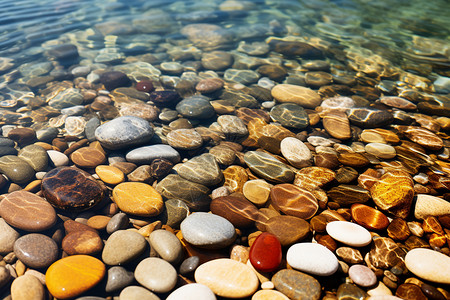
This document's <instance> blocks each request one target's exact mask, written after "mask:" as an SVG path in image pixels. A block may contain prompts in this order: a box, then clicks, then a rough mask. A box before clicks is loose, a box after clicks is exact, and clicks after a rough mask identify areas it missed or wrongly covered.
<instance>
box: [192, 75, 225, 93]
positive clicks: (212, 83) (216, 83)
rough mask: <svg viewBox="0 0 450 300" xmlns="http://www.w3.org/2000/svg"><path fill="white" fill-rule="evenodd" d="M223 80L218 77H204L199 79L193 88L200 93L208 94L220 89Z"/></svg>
mask: <svg viewBox="0 0 450 300" xmlns="http://www.w3.org/2000/svg"><path fill="white" fill-rule="evenodd" d="M223 86H224V82H223V80H222V79H220V78H205V79H202V80H200V81H199V82H198V83H197V85H196V86H195V89H196V90H197V91H198V92H200V93H202V94H209V93H213V92H215V91H218V90H220V89H222V88H223Z"/></svg>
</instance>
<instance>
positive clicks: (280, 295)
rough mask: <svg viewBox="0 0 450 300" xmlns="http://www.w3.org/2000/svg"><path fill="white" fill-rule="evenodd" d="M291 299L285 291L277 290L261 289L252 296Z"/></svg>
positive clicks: (280, 299) (257, 299)
mask: <svg viewBox="0 0 450 300" xmlns="http://www.w3.org/2000/svg"><path fill="white" fill-rule="evenodd" d="M269 299H270V300H289V298H288V297H286V296H285V295H284V294H283V293H280V292H279V291H276V290H259V291H257V292H256V293H255V294H253V296H252V300H269Z"/></svg>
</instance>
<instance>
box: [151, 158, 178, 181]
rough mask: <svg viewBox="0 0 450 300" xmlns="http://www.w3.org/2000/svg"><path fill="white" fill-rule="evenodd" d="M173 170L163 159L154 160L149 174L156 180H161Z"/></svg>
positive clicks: (171, 165)
mask: <svg viewBox="0 0 450 300" xmlns="http://www.w3.org/2000/svg"><path fill="white" fill-rule="evenodd" d="M172 168H173V163H172V162H171V161H170V160H168V159H165V158H156V159H154V160H153V161H152V163H151V164H150V174H151V175H152V176H153V177H155V178H156V179H161V178H164V177H166V175H167V174H169V172H170V170H172Z"/></svg>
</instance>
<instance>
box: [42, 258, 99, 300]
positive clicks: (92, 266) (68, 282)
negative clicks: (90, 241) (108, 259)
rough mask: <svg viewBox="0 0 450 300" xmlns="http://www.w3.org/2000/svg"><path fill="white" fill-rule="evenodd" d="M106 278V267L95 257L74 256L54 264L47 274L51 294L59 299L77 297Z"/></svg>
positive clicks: (46, 280) (46, 279)
mask: <svg viewBox="0 0 450 300" xmlns="http://www.w3.org/2000/svg"><path fill="white" fill-rule="evenodd" d="M104 276H105V265H104V264H103V263H102V262H101V261H100V260H98V259H97V258H95V257H92V256H88V255H73V256H68V257H65V258H62V259H60V260H57V261H56V262H54V263H53V264H52V265H51V266H50V267H49V268H48V269H47V272H46V274H45V282H46V285H47V288H48V291H49V292H50V294H51V295H52V296H54V297H56V298H58V299H69V298H73V297H76V296H78V295H80V294H82V293H84V292H86V291H88V290H90V289H91V288H93V287H94V286H96V285H97V284H98V283H100V281H101V280H102V279H103V277H104Z"/></svg>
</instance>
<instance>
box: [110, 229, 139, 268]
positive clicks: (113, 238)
mask: <svg viewBox="0 0 450 300" xmlns="http://www.w3.org/2000/svg"><path fill="white" fill-rule="evenodd" d="M146 247H147V241H146V240H145V238H144V237H143V236H142V235H141V234H140V233H138V232H136V231H130V230H118V231H116V232H114V233H113V234H111V235H110V236H109V238H108V240H106V243H105V247H104V248H103V252H102V260H103V262H104V263H105V264H107V265H111V266H114V265H122V264H127V263H129V262H131V261H132V260H134V259H135V258H137V257H138V256H139V255H141V254H142V253H143V252H144V251H145V249H146Z"/></svg>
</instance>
